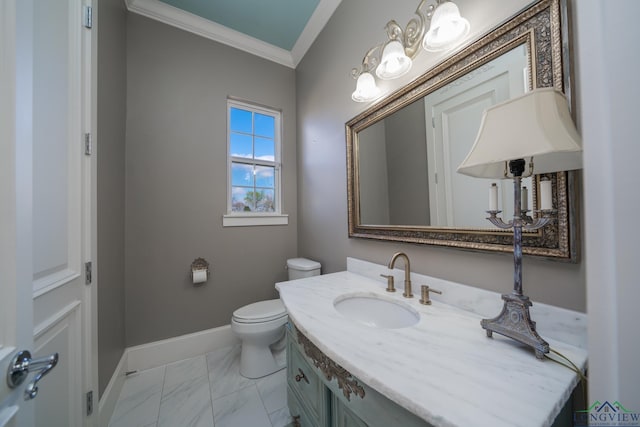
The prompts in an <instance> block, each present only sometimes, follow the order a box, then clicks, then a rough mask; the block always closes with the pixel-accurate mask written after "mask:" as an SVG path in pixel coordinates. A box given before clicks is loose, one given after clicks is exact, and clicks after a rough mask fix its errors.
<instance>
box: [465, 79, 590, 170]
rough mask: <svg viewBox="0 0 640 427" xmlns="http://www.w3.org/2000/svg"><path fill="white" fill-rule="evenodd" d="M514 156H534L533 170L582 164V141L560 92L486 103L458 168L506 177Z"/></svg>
mask: <svg viewBox="0 0 640 427" xmlns="http://www.w3.org/2000/svg"><path fill="white" fill-rule="evenodd" d="M516 159H525V161H527V163H529V161H530V160H532V161H533V164H534V169H533V173H535V174H540V173H550V172H558V171H563V170H573V169H580V168H581V167H582V140H581V138H580V135H578V132H577V130H576V128H575V125H574V124H573V120H572V119H571V113H570V112H569V107H568V105H567V100H566V98H565V97H564V95H563V94H562V93H561V92H559V91H557V90H555V89H553V88H543V89H536V90H534V91H531V92H529V93H527V94H525V95H523V96H520V97H517V98H514V99H510V100H508V101H505V102H503V103H500V104H496V105H494V106H493V107H490V108H487V110H486V111H485V112H484V115H483V117H482V123H481V124H480V130H479V131H478V136H477V137H476V141H475V143H474V144H473V147H472V148H471V151H470V152H469V154H468V155H467V158H466V159H464V161H463V162H462V164H461V165H460V166H459V167H458V172H459V173H462V174H465V175H470V176H475V177H479V178H497V179H502V178H508V177H507V176H505V169H507V167H506V163H508V162H509V161H510V160H516ZM527 167H528V166H527Z"/></svg>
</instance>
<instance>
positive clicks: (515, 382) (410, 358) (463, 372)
mask: <svg viewBox="0 0 640 427" xmlns="http://www.w3.org/2000/svg"><path fill="white" fill-rule="evenodd" d="M348 270H349V271H345V272H340V273H333V274H327V275H322V276H315V277H310V278H306V279H299V280H295V281H290V282H281V283H278V284H276V288H277V289H278V290H279V292H280V297H281V299H282V301H283V302H284V304H285V306H286V308H287V310H288V312H289V316H290V319H291V320H292V321H293V322H294V323H295V325H296V326H297V327H298V329H299V330H300V331H301V332H302V333H303V334H305V335H306V336H307V338H309V339H310V340H311V341H312V342H313V343H314V344H315V345H316V346H317V347H318V348H319V349H320V350H321V351H323V352H324V353H325V354H326V355H327V356H328V357H330V358H331V359H332V360H334V361H335V362H336V363H338V364H339V365H341V366H342V367H344V368H345V369H347V370H348V371H349V372H351V374H352V375H354V376H356V377H358V378H359V379H360V380H361V381H363V382H364V383H365V384H367V385H368V386H370V387H372V388H374V389H376V390H377V391H378V392H380V393H381V394H383V395H385V396H386V397H388V398H389V399H391V400H392V401H394V402H396V403H398V404H399V405H401V406H403V407H404V408H406V409H408V410H409V411H411V412H413V413H414V414H416V415H418V416H419V417H421V418H423V419H424V420H426V421H428V422H429V423H431V424H433V425H435V426H471V425H477V426H492V427H497V426H505V427H506V426H508V427H514V426H547V425H550V424H551V423H552V422H553V420H554V419H555V417H556V416H557V415H558V413H559V412H560V410H561V409H562V407H563V406H564V404H565V403H566V402H567V400H568V399H569V398H570V396H571V392H572V390H573V388H574V387H575V386H576V384H577V382H578V378H577V375H576V374H575V373H574V372H572V371H571V370H569V369H568V368H565V367H563V366H560V365H559V364H557V363H554V362H552V361H550V360H543V361H541V360H538V359H536V358H535V355H534V352H533V350H531V349H530V348H529V347H524V346H523V345H521V344H519V343H517V342H515V341H513V340H511V339H509V338H505V337H503V336H501V335H499V334H494V335H493V338H488V337H487V336H486V333H485V331H484V330H483V329H482V328H481V326H480V320H481V319H482V318H486V317H495V316H496V315H497V314H498V313H499V312H500V309H501V308H502V300H501V299H500V295H499V294H497V293H494V292H489V291H484V290H480V289H477V288H473V287H469V286H465V285H460V284H457V283H452V282H447V281H444V280H441V279H436V278H432V277H429V276H423V275H417V274H413V273H412V275H411V278H412V282H413V286H414V294H415V295H416V297H414V298H411V299H407V298H404V297H402V292H401V291H398V292H395V293H388V292H386V291H385V287H386V279H383V278H381V277H378V276H379V274H380V273H388V270H387V268H386V266H380V265H377V264H372V263H368V262H365V261H360V260H356V259H351V258H350V259H348ZM393 274H394V276H395V277H396V288H398V289H401V288H402V283H403V274H404V273H403V272H402V271H400V270H397V269H396V270H394V272H393ZM421 284H429V285H430V286H432V287H433V288H435V289H438V290H441V291H443V295H442V296H440V295H436V294H432V297H431V298H432V300H433V304H432V305H431V306H424V305H421V304H419V303H418V300H419V291H420V285H421ZM354 292H355V293H363V292H364V293H370V294H376V295H378V296H380V297H383V298H391V299H395V300H397V301H399V302H400V303H402V304H408V305H409V306H411V307H412V308H413V309H415V310H416V311H417V312H418V313H420V320H419V322H418V323H417V324H416V325H414V326H411V327H407V328H402V329H379V328H373V327H369V326H365V325H362V324H359V323H357V322H355V321H352V320H349V319H346V318H345V317H343V316H342V315H341V314H340V313H338V312H337V311H336V310H335V308H334V306H333V302H334V300H335V299H336V298H337V297H339V296H341V295H344V294H349V293H354ZM531 313H532V317H533V320H535V321H537V330H538V333H539V334H540V335H541V336H542V337H543V338H544V339H545V340H547V341H548V342H549V345H550V347H551V348H552V349H555V350H556V351H559V352H560V353H562V354H563V355H565V356H566V357H568V358H569V359H570V360H572V361H573V363H574V364H576V365H577V366H579V367H580V368H581V369H584V367H585V366H586V360H587V351H586V349H585V347H586V344H585V343H586V315H584V314H582V313H577V312H573V311H570V310H565V309H561V308H557V307H552V306H548V305H544V304H536V303H535V302H534V307H533V308H532V310H531Z"/></svg>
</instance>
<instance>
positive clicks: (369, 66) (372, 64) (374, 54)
mask: <svg viewBox="0 0 640 427" xmlns="http://www.w3.org/2000/svg"><path fill="white" fill-rule="evenodd" d="M383 48H384V43H382V44H379V45H376V46H374V47H372V48H371V49H369V50H368V51H367V53H366V54H365V55H364V58H362V64H361V65H360V67H356V68H353V69H352V70H351V76H352V77H353V78H354V79H357V78H358V77H359V76H360V74H362V73H371V72H373V70H375V69H376V67H377V66H378V64H380V57H381V55H382V49H383Z"/></svg>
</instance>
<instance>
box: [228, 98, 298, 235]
mask: <svg viewBox="0 0 640 427" xmlns="http://www.w3.org/2000/svg"><path fill="white" fill-rule="evenodd" d="M231 108H239V109H242V110H247V111H252V112H254V113H260V114H265V115H269V116H273V117H275V120H276V123H275V153H274V155H275V159H274V161H273V162H272V163H271V162H266V164H269V165H271V164H273V165H274V166H275V176H274V180H275V183H274V195H275V209H274V210H275V211H274V212H233V211H232V199H233V192H232V185H231V181H232V179H231V165H232V163H233V162H234V160H235V161H239V162H242V163H247V159H246V158H236V157H232V156H231ZM281 158H282V112H281V111H280V110H277V109H275V108H270V107H266V106H262V105H258V104H254V103H251V102H248V101H241V100H238V99H233V98H228V99H227V213H226V215H224V216H223V217H222V225H223V226H224V227H243V226H255V225H287V224H289V215H286V214H283V213H282V174H281V169H282V161H281ZM252 163H253V164H262V163H263V162H260V161H255V160H253V161H252Z"/></svg>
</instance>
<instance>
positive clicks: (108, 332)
mask: <svg viewBox="0 0 640 427" xmlns="http://www.w3.org/2000/svg"><path fill="white" fill-rule="evenodd" d="M96 3H97V2H96ZM98 8H99V9H98V15H99V25H98V129H97V138H96V139H95V140H96V145H97V150H96V155H97V156H98V184H97V185H98V258H97V271H98V275H97V277H98V336H99V339H98V353H99V357H98V371H99V372H98V378H99V384H100V387H99V394H100V396H102V393H103V392H104V389H105V387H106V386H107V384H108V383H109V380H110V379H111V375H112V374H113V371H114V370H115V368H116V366H117V365H118V362H119V361H120V358H121V357H122V353H123V352H124V348H125V325H124V307H125V301H124V294H125V291H124V193H125V185H124V179H125V173H124V150H125V148H124V147H125V105H126V90H127V84H126V62H125V61H126V34H127V33H126V16H127V15H126V10H125V6H124V3H123V2H122V0H102V1H100V3H99V5H98Z"/></svg>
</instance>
